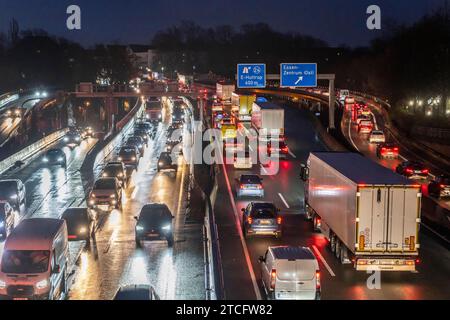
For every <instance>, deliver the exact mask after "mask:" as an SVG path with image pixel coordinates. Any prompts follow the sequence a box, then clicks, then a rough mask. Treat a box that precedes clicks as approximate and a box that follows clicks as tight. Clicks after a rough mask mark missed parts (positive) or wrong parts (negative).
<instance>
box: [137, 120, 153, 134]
mask: <svg viewBox="0 0 450 320" xmlns="http://www.w3.org/2000/svg"><path fill="white" fill-rule="evenodd" d="M134 128H135V129H136V130H145V131H147V134H150V133H151V132H152V128H153V126H152V125H151V124H150V123H148V122H143V121H142V122H138V123H136V124H135V125H134Z"/></svg>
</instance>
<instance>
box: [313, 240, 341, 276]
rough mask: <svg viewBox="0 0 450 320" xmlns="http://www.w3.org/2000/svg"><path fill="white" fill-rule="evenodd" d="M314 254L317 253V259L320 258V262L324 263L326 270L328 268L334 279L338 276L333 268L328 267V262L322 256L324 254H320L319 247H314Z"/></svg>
mask: <svg viewBox="0 0 450 320" xmlns="http://www.w3.org/2000/svg"><path fill="white" fill-rule="evenodd" d="M312 248H313V250H314V252H315V253H316V255H317V257H319V259H320V261H322V263H323V265H324V266H325V268H327V270H328V272H329V273H330V275H331V276H332V277H335V276H336V274H335V273H334V272H333V270H332V269H331V267H330V266H329V265H328V263H327V261H326V260H325V258H324V257H323V256H322V254H321V253H320V251H319V249H317V247H316V246H315V245H313V246H312Z"/></svg>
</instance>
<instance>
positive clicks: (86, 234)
mask: <svg viewBox="0 0 450 320" xmlns="http://www.w3.org/2000/svg"><path fill="white" fill-rule="evenodd" d="M61 219H63V220H66V224H67V233H68V239H69V241H80V240H84V241H86V245H89V244H90V242H91V236H93V235H94V232H95V228H96V224H97V217H96V215H95V214H91V212H90V210H89V209H88V208H67V209H66V211H64V213H63V214H62V216H61Z"/></svg>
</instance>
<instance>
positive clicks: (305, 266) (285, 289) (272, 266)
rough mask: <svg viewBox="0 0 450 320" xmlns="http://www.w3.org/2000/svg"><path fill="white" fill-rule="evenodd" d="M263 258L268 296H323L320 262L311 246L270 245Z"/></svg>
mask: <svg viewBox="0 0 450 320" xmlns="http://www.w3.org/2000/svg"><path fill="white" fill-rule="evenodd" d="M259 262H260V264H261V278H262V279H261V280H262V283H263V287H264V289H265V291H266V295H267V298H268V299H276V300H319V299H320V294H321V287H320V271H319V263H318V262H317V259H316V257H315V256H314V254H313V253H312V251H311V250H310V249H309V248H303V247H288V246H280V247H269V248H268V250H267V252H266V254H265V256H263V257H260V258H259Z"/></svg>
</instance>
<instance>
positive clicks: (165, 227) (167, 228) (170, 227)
mask: <svg viewBox="0 0 450 320" xmlns="http://www.w3.org/2000/svg"><path fill="white" fill-rule="evenodd" d="M162 229H163V230H165V231H169V230H170V229H172V226H171V225H170V224H168V225H167V226H164V227H162Z"/></svg>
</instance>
